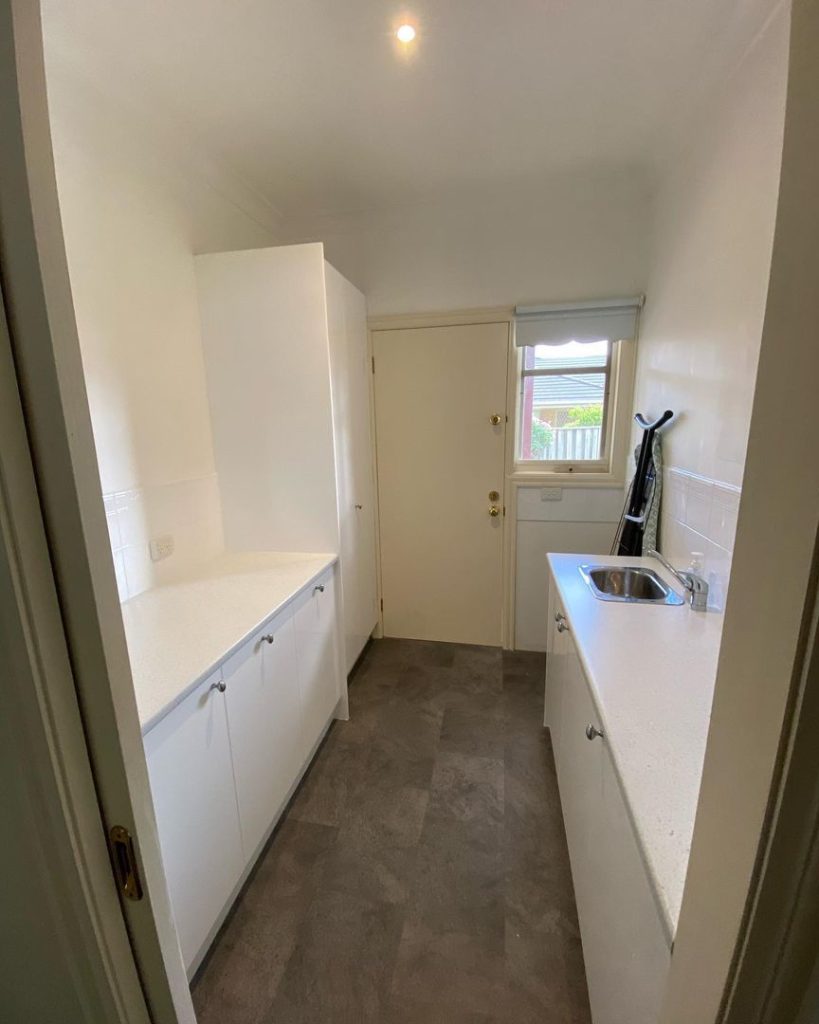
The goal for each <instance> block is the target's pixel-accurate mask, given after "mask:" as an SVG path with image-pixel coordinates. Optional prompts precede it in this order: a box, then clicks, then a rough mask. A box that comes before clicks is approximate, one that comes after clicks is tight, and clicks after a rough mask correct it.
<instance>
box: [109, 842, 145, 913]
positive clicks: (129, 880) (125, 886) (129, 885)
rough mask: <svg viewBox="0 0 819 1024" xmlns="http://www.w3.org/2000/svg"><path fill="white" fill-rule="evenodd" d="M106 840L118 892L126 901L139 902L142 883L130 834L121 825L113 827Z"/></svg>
mask: <svg viewBox="0 0 819 1024" xmlns="http://www.w3.org/2000/svg"><path fill="white" fill-rule="evenodd" d="M108 839H109V842H110V845H111V862H112V863H113V865H114V877H115V878H116V880H117V886H118V887H119V891H120V892H121V893H122V895H123V896H124V897H125V898H126V899H127V900H141V899H142V882H141V881H140V878H139V865H138V863H137V858H136V851H135V850H134V841H133V839H132V838H131V833H130V832H129V831H128V829H127V828H124V827H123V826H122V825H114V827H113V828H112V829H111V831H110V832H109V833H108Z"/></svg>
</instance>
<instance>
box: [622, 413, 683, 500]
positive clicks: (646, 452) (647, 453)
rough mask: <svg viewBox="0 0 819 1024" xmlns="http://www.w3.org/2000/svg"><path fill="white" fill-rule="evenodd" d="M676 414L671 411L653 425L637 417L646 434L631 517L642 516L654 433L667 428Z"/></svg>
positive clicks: (642, 417) (633, 488)
mask: <svg viewBox="0 0 819 1024" xmlns="http://www.w3.org/2000/svg"><path fill="white" fill-rule="evenodd" d="M673 415H674V413H673V412H672V411H671V409H666V411H665V412H664V413H663V414H662V416H660V417H659V418H658V419H656V420H654V422H653V423H649V422H648V420H647V419H645V417H644V416H642V415H641V414H640V413H639V412H638V413H637V414H636V415H635V417H634V421H635V423H636V424H637V426H638V427H641V428H642V429H643V430H644V431H645V432H646V434H645V437H644V438H643V443H642V446H641V448H640V456H639V458H638V460H637V470H636V472H635V474H634V484H633V485H632V491H631V504H630V505H629V510H628V511H629V515H631V516H637V515H639V514H640V508H641V506H642V500H643V483H644V481H645V477H646V473H647V472H648V463H649V461H650V459H651V443H652V441H653V440H654V432H655V431H656V430H659V429H660V427H663V426H665V424H666V423H668V421H669V420H670V419H671V417H672V416H673Z"/></svg>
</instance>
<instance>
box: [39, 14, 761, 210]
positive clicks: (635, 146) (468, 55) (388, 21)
mask: <svg viewBox="0 0 819 1024" xmlns="http://www.w3.org/2000/svg"><path fill="white" fill-rule="evenodd" d="M773 6H774V2H773V0H548V2H547V0H438V2H432V0H413V2H412V3H411V4H410V5H409V6H408V7H406V8H402V6H401V3H400V2H398V0H397V2H395V3H393V2H390V0H137V2H134V0H127V2H126V0H46V2H45V3H44V25H45V33H46V37H47V40H48V43H49V45H50V46H51V47H53V48H54V49H55V50H58V51H60V52H61V53H62V54H64V55H68V56H69V57H70V58H71V59H72V60H73V61H74V62H75V63H78V64H80V65H81V66H82V67H83V68H84V70H85V71H86V72H88V73H90V74H91V75H93V77H95V78H96V79H97V80H98V81H99V82H100V83H101V84H102V85H103V87H105V88H112V89H113V88H120V89H127V90H130V91H131V92H132V93H134V94H135V99H138V101H139V102H140V104H141V105H142V106H143V107H144V106H148V107H149V108H150V109H152V110H155V111H156V112H157V116H158V117H163V118H166V119H170V120H171V121H173V122H174V123H176V124H177V125H178V126H179V127H180V130H184V132H185V134H186V135H187V136H188V137H191V138H193V139H196V140H197V143H198V145H200V146H201V147H204V148H206V149H207V150H209V151H210V152H211V153H213V154H214V155H216V156H218V157H219V158H221V159H222V160H223V161H224V162H226V163H227V164H228V165H229V166H231V167H232V168H234V169H235V170H236V171H237V172H238V173H239V174H240V175H241V176H242V177H243V178H244V179H245V181H247V182H248V183H249V184H251V185H252V186H253V187H255V189H257V190H258V191H259V192H260V193H261V194H262V195H263V196H264V197H265V198H266V199H267V200H268V201H269V202H270V203H271V204H272V205H273V206H275V207H276V208H277V209H278V210H279V211H280V212H281V213H282V214H284V215H286V216H299V215H303V214H306V213H311V214H315V213H329V214H334V213H344V212H349V211H353V210H363V209H373V208H380V207H383V206H385V205H393V204H396V203H405V202H412V201H417V200H419V199H423V198H427V197H430V196H432V195H436V196H437V195H441V194H445V193H447V192H451V191H454V190H460V189H465V188H479V189H486V188H490V189H492V188H510V187H514V186H515V183H518V182H522V181H528V182H531V181H533V180H536V179H539V178H541V177H543V176H545V175H548V174H550V173H556V172H560V173H566V172H567V171H571V170H572V169H574V168H583V169H584V170H586V171H588V170H590V169H591V170H596V169H604V170H605V169H606V168H608V167H619V168H622V167H624V166H640V167H643V166H646V165H652V164H654V163H656V161H657V160H658V159H659V158H662V157H663V156H664V155H665V153H666V152H667V151H668V147H669V145H670V144H671V140H672V137H673V135H674V133H675V132H676V131H677V130H678V128H679V126H680V125H681V124H683V123H684V122H685V121H686V120H687V119H688V118H689V117H690V116H691V114H692V111H693V110H695V109H696V106H697V104H698V103H700V102H701V100H702V97H703V94H705V93H707V91H708V89H709V88H712V87H713V86H714V84H715V83H716V82H717V81H718V80H719V78H720V76H723V75H725V74H726V73H727V71H728V70H729V69H730V68H731V67H732V66H733V64H734V63H735V62H736V61H737V60H738V58H739V56H740V55H741V53H742V52H743V51H744V50H745V49H746V48H747V46H748V44H749V43H750V41H751V39H752V37H753V35H755V33H756V32H757V31H758V30H759V28H760V27H761V25H762V23H763V21H764V19H765V17H766V15H767V14H768V12H769V11H770V9H771V8H772V7H773ZM405 14H406V15H408V16H409V17H410V18H411V19H412V20H413V21H415V22H416V23H417V25H418V29H419V33H418V39H417V42H416V43H415V44H413V48H412V51H411V55H410V57H409V58H405V57H403V56H402V55H401V53H400V52H399V51H398V49H397V48H396V45H395V44H394V41H393V37H392V30H393V28H394V26H395V25H396V24H397V23H398V22H399V19H400V18H401V17H402V16H403V15H405Z"/></svg>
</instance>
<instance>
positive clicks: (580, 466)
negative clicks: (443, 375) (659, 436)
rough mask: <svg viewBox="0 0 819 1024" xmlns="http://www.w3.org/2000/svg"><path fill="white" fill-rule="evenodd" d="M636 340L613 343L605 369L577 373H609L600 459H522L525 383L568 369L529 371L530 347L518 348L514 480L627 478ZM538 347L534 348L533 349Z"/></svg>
mask: <svg viewBox="0 0 819 1024" xmlns="http://www.w3.org/2000/svg"><path fill="white" fill-rule="evenodd" d="M636 344H637V343H636V341H631V340H628V341H613V342H611V343H610V345H609V350H608V356H607V359H606V364H605V367H599V366H595V367H579V368H577V369H576V370H575V369H573V372H580V373H596V374H599V373H601V372H603V373H604V374H605V390H604V397H603V423H602V436H601V454H600V458H598V459H576V460H557V459H552V460H550V459H522V458H521V457H520V444H521V433H522V429H521V428H522V397H523V381H524V379H525V378H526V377H541V376H560V375H565V372H566V370H565V369H560V368H555V369H554V370H551V369H550V370H525V369H524V352H525V350H526V346H521V347H518V346H514V376H513V378H512V379H513V388H514V405H513V408H514V415H515V424H514V431H513V434H514V442H513V443H514V449H513V460H512V464H513V467H514V468H513V477H514V478H518V479H525V478H528V477H533V476H556V475H561V476H564V477H565V476H569V475H571V476H575V477H584V476H588V477H591V478H592V479H598V480H601V482H602V479H605V478H609V479H612V480H618V481H619V480H620V479H622V478H623V477H624V475H625V465H626V448H627V445H628V441H629V437H630V432H629V430H628V422H627V421H628V420H629V419H630V416H629V413H630V402H631V394H632V388H633V380H634V365H635V358H634V355H635V348H636ZM529 347H534V346H529Z"/></svg>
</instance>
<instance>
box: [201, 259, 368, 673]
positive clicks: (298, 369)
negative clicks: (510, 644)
mask: <svg viewBox="0 0 819 1024" xmlns="http://www.w3.org/2000/svg"><path fill="white" fill-rule="evenodd" d="M196 276H197V286H198V291H199V303H200V312H201V318H202V340H203V348H204V354H205V368H206V373H207V382H208V397H209V402H210V412H211V423H212V427H213V444H214V452H215V457H216V468H217V471H218V474H219V480H220V485H221V493H222V514H223V519H224V526H225V542H226V546H227V547H228V548H229V549H231V550H234V551H294V552H316V553H318V552H336V551H337V552H338V553H339V562H340V575H341V598H342V609H341V612H342V615H341V617H342V621H343V624H344V652H345V666H346V671H347V672H349V671H350V669H351V668H352V666H353V664H354V662H355V660H356V658H357V657H358V656H359V654H360V653H361V651H362V649H363V647H364V644H365V643H366V642H367V638H368V637H369V636H370V634H371V633H372V631H373V629H374V628H375V626H376V623H377V621H378V611H377V603H376V590H377V588H376V567H375V486H374V471H373V454H372V453H373V446H372V436H371V416H370V385H369V377H368V373H369V364H368V356H367V321H366V316H367V313H366V303H365V299H364V296H363V295H362V294H361V293H360V292H359V291H358V289H356V288H355V287H354V286H353V285H352V284H350V282H349V281H347V280H346V279H345V278H344V277H342V275H341V274H339V273H338V271H337V270H335V268H334V267H332V266H330V264H328V263H327V262H326V260H325V259H324V247H323V246H322V245H321V243H309V244H305V245H290V246H278V247H275V248H269V249H250V250H243V251H239V252H227V253H213V254H208V255H203V256H197V257H196Z"/></svg>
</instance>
